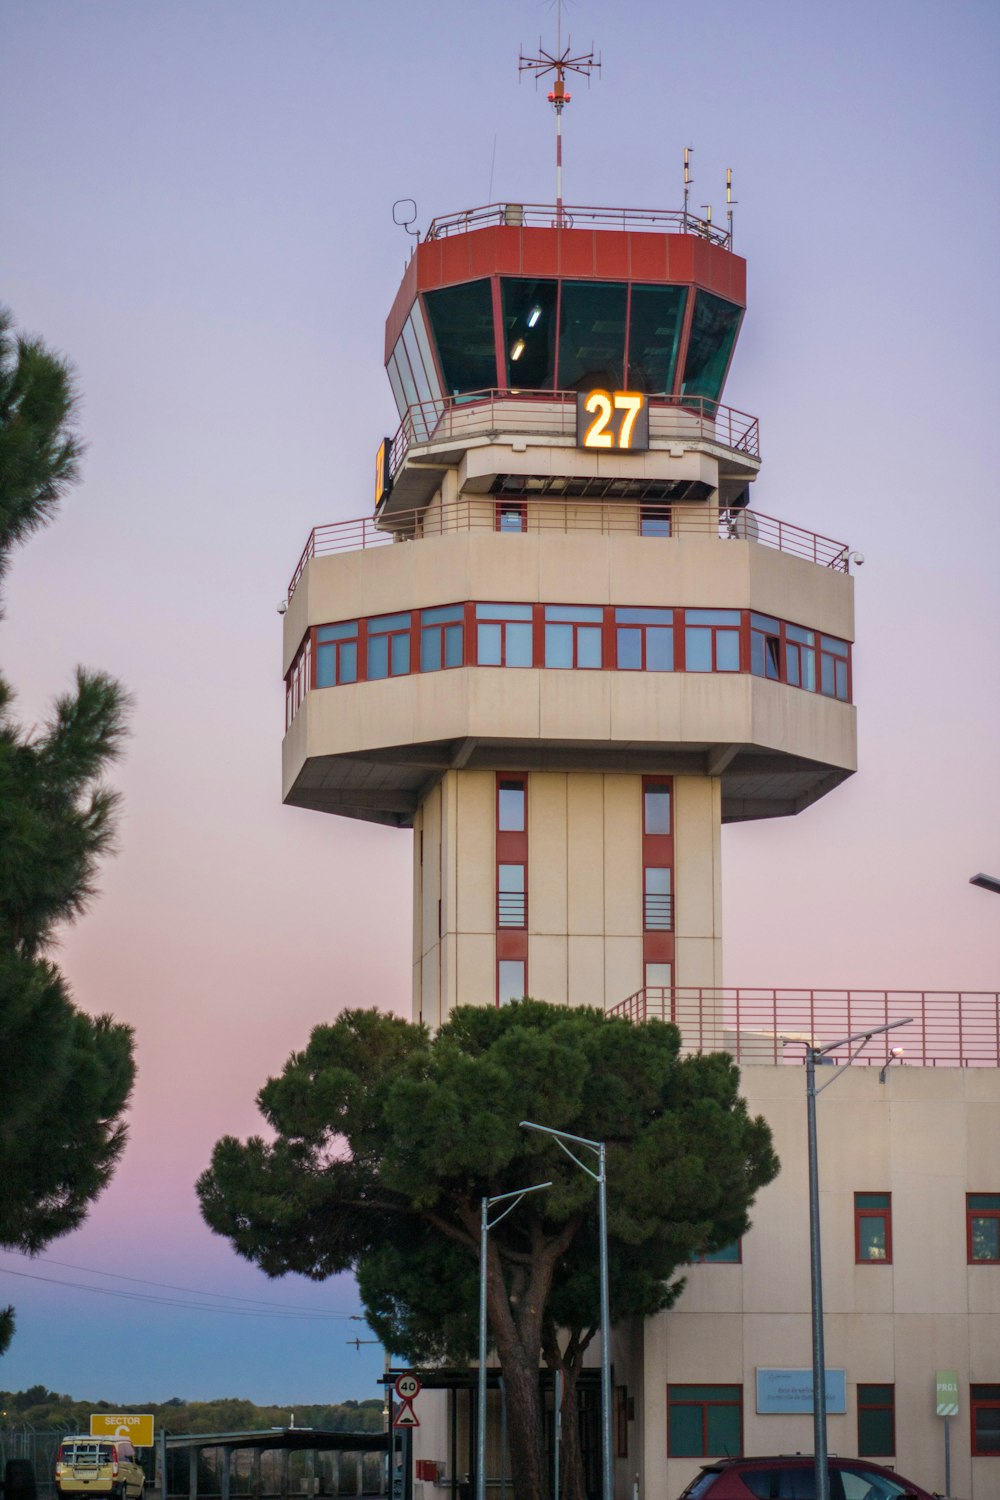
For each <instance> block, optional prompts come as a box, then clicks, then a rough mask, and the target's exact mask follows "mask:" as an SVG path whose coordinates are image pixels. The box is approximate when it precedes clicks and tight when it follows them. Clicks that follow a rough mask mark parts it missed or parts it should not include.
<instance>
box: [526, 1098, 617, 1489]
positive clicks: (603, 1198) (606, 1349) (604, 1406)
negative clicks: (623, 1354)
mask: <svg viewBox="0 0 1000 1500" xmlns="http://www.w3.org/2000/svg"><path fill="white" fill-rule="evenodd" d="M521 1125H522V1127H523V1128H524V1129H525V1130H537V1131H539V1132H540V1133H541V1134H542V1135H550V1136H552V1138H553V1140H554V1141H555V1142H556V1144H557V1145H558V1146H561V1147H562V1149H563V1150H564V1151H565V1153H566V1155H567V1156H568V1157H569V1158H570V1160H571V1161H574V1162H576V1165H577V1166H578V1167H580V1168H581V1169H582V1170H583V1171H584V1172H586V1174H587V1176H588V1177H592V1178H593V1179H594V1181H595V1182H596V1183H597V1215H598V1228H599V1234H598V1238H599V1240H600V1252H601V1254H600V1277H601V1460H602V1463H601V1500H614V1480H613V1478H612V1473H611V1310H610V1297H609V1294H608V1178H607V1172H606V1170H605V1144H604V1142H603V1141H591V1140H588V1139H587V1137H586V1136H585V1135H570V1134H569V1132H568V1131H566V1130H553V1129H552V1128H551V1126H549V1125H536V1124H535V1123H534V1121H533V1120H522V1121H521ZM567 1141H572V1142H573V1144H574V1145H576V1146H586V1147H587V1149H588V1151H593V1153H594V1155H595V1156H596V1157H597V1171H596V1172H595V1171H594V1170H593V1168H591V1167H588V1166H587V1163H586V1162H583V1161H581V1160H580V1158H579V1157H578V1156H576V1155H575V1154H574V1153H573V1152H572V1151H571V1150H570V1149H569V1147H568V1146H567V1145H566V1142H567Z"/></svg>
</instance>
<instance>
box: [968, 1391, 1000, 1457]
mask: <svg viewBox="0 0 1000 1500" xmlns="http://www.w3.org/2000/svg"><path fill="white" fill-rule="evenodd" d="M969 1411H970V1414H971V1419H972V1452H973V1456H974V1457H978V1458H1000V1385H970V1386H969Z"/></svg>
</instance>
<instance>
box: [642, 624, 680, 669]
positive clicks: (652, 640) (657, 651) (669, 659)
mask: <svg viewBox="0 0 1000 1500" xmlns="http://www.w3.org/2000/svg"><path fill="white" fill-rule="evenodd" d="M646 670H647V672H672V671H673V670H674V632H673V631H672V630H671V629H669V628H667V629H666V630H662V629H660V628H659V627H658V626H656V625H654V626H651V627H650V629H649V630H647V631H646Z"/></svg>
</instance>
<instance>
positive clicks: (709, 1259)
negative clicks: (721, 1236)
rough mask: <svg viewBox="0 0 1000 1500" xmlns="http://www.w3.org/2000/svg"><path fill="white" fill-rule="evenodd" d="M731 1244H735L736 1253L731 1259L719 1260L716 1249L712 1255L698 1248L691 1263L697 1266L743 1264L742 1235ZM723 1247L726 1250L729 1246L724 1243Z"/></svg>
mask: <svg viewBox="0 0 1000 1500" xmlns="http://www.w3.org/2000/svg"><path fill="white" fill-rule="evenodd" d="M733 1244H735V1246H736V1254H735V1255H734V1256H733V1257H732V1258H731V1259H727V1260H719V1259H718V1258H717V1257H718V1254H719V1252H718V1251H716V1252H715V1255H714V1256H713V1255H709V1254H708V1253H707V1252H706V1251H704V1250H699V1252H698V1254H697V1255H696V1256H695V1258H694V1262H693V1264H694V1265H697V1266H741V1265H742V1264H743V1236H742V1235H740V1237H739V1239H738V1240H734V1241H733ZM723 1249H725V1250H728V1249H729V1246H728V1245H724V1246H723Z"/></svg>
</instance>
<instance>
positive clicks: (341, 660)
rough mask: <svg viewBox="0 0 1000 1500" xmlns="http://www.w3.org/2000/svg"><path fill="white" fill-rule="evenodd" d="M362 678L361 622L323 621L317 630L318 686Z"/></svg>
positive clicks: (329, 685) (335, 684)
mask: <svg viewBox="0 0 1000 1500" xmlns="http://www.w3.org/2000/svg"><path fill="white" fill-rule="evenodd" d="M357 680H358V622H357V620H345V621H344V623H343V624H341V625H321V626H320V627H319V629H318V630H317V631H316V686H317V687H318V688H321V687H336V686H337V685H338V684H339V683H341V682H357Z"/></svg>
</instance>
